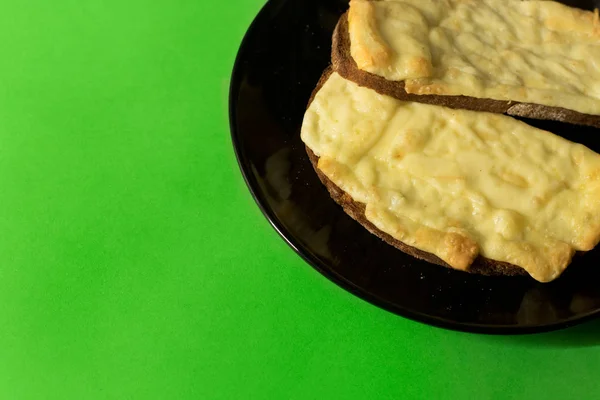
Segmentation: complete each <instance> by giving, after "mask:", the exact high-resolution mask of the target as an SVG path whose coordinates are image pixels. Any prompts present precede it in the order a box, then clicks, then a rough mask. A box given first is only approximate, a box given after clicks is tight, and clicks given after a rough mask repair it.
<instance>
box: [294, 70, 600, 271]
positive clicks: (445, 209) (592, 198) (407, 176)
mask: <svg viewBox="0 0 600 400" xmlns="http://www.w3.org/2000/svg"><path fill="white" fill-rule="evenodd" d="M301 136H302V140H303V141H304V142H305V143H306V144H307V145H308V147H310V148H311V149H312V150H313V151H314V152H315V154H317V155H318V156H319V157H320V159H319V163H318V167H319V168H320V169H321V170H322V171H323V172H324V173H325V175H327V177H329V179H331V180H332V181H333V182H334V183H335V184H336V185H338V186H339V187H340V188H341V189H343V190H344V191H346V192H347V193H348V194H349V195H350V196H352V198H353V199H354V200H356V201H359V202H362V203H365V204H366V212H365V214H366V217H367V219H368V220H369V221H371V222H372V223H373V224H374V225H375V226H377V227H378V228H379V229H380V230H382V231H384V232H386V233H388V234H389V235H391V236H392V237H394V238H396V239H398V240H400V241H402V242H404V243H406V244H408V245H411V246H413V247H416V248H419V249H421V250H424V251H427V252H430V253H433V254H435V255H436V256H438V257H439V258H441V259H442V260H444V261H445V262H446V263H448V264H449V265H450V266H452V267H454V268H457V269H462V270H465V269H468V268H469V266H470V265H471V263H472V262H473V260H474V259H475V258H476V257H477V255H478V254H481V255H483V256H485V257H487V258H490V259H493V260H498V261H505V262H508V263H511V264H515V265H518V266H521V267H522V268H524V269H525V270H526V271H527V272H528V273H529V274H530V275H531V276H532V277H533V278H535V279H537V280H539V281H543V282H546V281H551V280H553V279H555V278H556V277H558V276H559V275H560V274H561V273H562V271H563V270H564V269H565V268H566V267H567V265H568V264H569V263H570V260H571V257H572V255H573V253H574V250H591V249H592V248H593V247H594V246H595V245H596V244H597V243H598V241H599V240H600V155H598V154H596V153H594V152H593V151H591V150H590V149H588V148H587V147H585V146H583V145H580V144H576V143H572V142H569V141H567V140H565V139H563V138H561V137H559V136H556V135H554V134H552V133H550V132H546V131H542V130H539V129H536V128H533V127H531V126H529V125H527V124H525V123H523V122H520V121H518V120H515V119H513V118H510V117H507V116H504V115H499V114H491V113H479V112H473V111H466V110H453V109H449V108H444V107H439V106H432V105H427V104H421V103H409V102H401V101H398V100H395V99H393V98H390V97H387V96H382V95H380V94H378V93H376V92H374V91H372V90H369V89H366V88H361V87H359V86H358V85H356V84H355V83H353V82H350V81H347V80H345V79H343V78H342V77H340V76H339V75H337V74H335V73H334V74H333V75H331V77H330V78H329V80H328V81H327V82H326V83H325V85H324V86H323V87H322V88H321V89H320V91H319V92H318V94H317V96H316V97H315V99H314V101H313V102H312V104H311V106H310V107H309V108H308V110H307V112H306V115H305V117H304V123H303V126H302V134H301Z"/></svg>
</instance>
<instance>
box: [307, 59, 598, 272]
mask: <svg viewBox="0 0 600 400" xmlns="http://www.w3.org/2000/svg"><path fill="white" fill-rule="evenodd" d="M334 75H338V76H337V77H336V76H334ZM332 76H333V77H334V78H335V80H337V81H338V83H339V80H340V79H342V78H341V77H340V76H339V74H336V73H335V72H334V71H332V69H331V68H328V69H327V70H326V71H325V72H324V74H323V76H322V77H321V79H320V81H319V83H318V85H317V87H316V89H315V90H314V92H313V94H312V96H311V99H310V102H309V106H308V108H307V115H308V114H309V112H312V113H313V117H314V115H316V116H317V118H316V119H317V120H315V118H313V117H310V116H309V117H305V121H304V124H303V129H302V139H303V141H304V142H305V145H306V151H307V154H308V156H309V159H310V161H311V163H312V165H313V167H314V169H315V171H316V173H317V175H318V177H319V179H320V180H321V182H322V183H323V184H324V185H325V186H326V188H327V190H328V191H329V193H330V195H331V197H332V198H333V199H334V200H335V201H336V202H337V203H338V204H339V205H341V206H342V207H343V209H344V211H345V212H346V213H347V214H348V215H350V216H351V217H352V218H353V219H355V220H356V221H358V222H359V223H360V224H361V225H363V226H364V227H365V228H366V229H367V230H369V231H370V232H371V233H373V234H374V235H376V236H377V237H379V238H380V239H382V240H384V241H385V242H387V243H388V244H390V245H392V246H394V247H396V248H398V249H399V250H401V251H403V252H405V253H407V254H409V255H412V256H414V257H416V258H419V259H423V260H426V261H428V262H431V263H433V264H438V265H442V266H445V267H450V268H454V269H460V270H463V271H466V272H470V273H478V274H483V275H528V274H529V275H531V276H532V277H534V278H535V279H537V280H539V281H542V282H547V281H551V280H553V279H556V278H557V277H558V276H559V275H560V274H561V273H562V272H563V271H564V269H565V268H566V267H567V265H568V264H569V263H570V261H571V257H572V256H573V254H574V253H575V251H576V250H577V251H587V250H591V248H593V247H594V246H595V245H596V244H597V242H598V240H600V225H599V224H598V222H599V218H600V216H599V217H596V215H599V214H600V213H596V211H600V193H598V190H596V189H598V188H597V185H596V184H595V181H596V178H595V175H594V174H595V172H598V174H599V177H600V155H598V154H596V153H593V152H591V150H589V149H587V148H584V146H581V145H577V144H574V143H571V142H568V141H566V140H564V139H562V138H559V137H557V136H555V135H552V134H550V133H548V132H544V131H540V130H537V129H535V128H532V127H529V126H528V125H526V124H524V123H522V122H519V121H516V120H513V119H511V118H508V117H504V116H495V115H493V114H489V113H481V114H476V113H471V112H469V111H460V112H451V111H452V110H447V109H445V108H442V107H431V106H426V105H418V104H415V105H411V104H410V103H403V102H397V104H398V107H414V106H416V108H415V113H416V114H414V115H415V116H416V115H418V116H419V117H421V116H423V112H425V113H429V114H430V115H432V114H433V115H437V114H445V115H451V114H452V115H454V114H456V118H457V120H456V121H454V122H453V121H450V123H457V125H456V127H457V129H459V130H460V129H461V128H462V126H463V125H462V122H461V120H460V118H462V117H465V118H466V117H468V118H467V122H469V123H476V124H479V123H481V122H483V125H478V126H482V128H481V130H479V133H483V134H485V133H486V132H487V131H488V130H489V129H491V131H490V132H492V131H494V129H496V128H494V126H495V125H500V126H501V127H500V128H498V129H499V130H500V131H503V132H506V131H507V129H504V128H509V129H508V130H510V128H512V127H514V129H515V134H517V133H523V132H518V130H519V129H528V130H527V132H526V133H528V134H526V135H521V136H527V137H532V136H536V137H538V138H540V137H541V138H542V141H543V142H545V141H546V140H548V141H547V142H545V143H546V144H545V145H544V146H546V145H547V146H549V147H547V149H555V150H549V151H551V152H553V154H555V156H556V157H562V158H563V160H564V161H566V162H567V163H571V158H570V157H575V158H574V159H573V160H574V161H573V163H574V164H573V165H572V168H571V167H570V169H571V171H572V172H573V173H574V174H575V175H572V177H573V185H575V186H574V187H575V189H573V190H582V192H581V193H579V192H577V193H576V194H573V193H571V194H569V196H573V197H570V199H573V198H574V199H575V200H574V201H573V200H569V201H573V206H572V207H571V209H573V210H576V211H575V212H576V213H577V212H578V211H577V210H580V209H583V211H581V213H583V214H585V216H583V214H581V215H579V216H576V218H575V220H579V221H580V222H574V225H573V224H571V222H569V224H571V225H569V224H567V225H565V226H569V227H571V226H582V223H581V218H583V220H584V221H585V222H584V224H585V225H586V228H585V229H586V230H587V231H588V232H587V233H586V234H584V235H581V232H580V231H579V230H578V229H579V228H577V227H576V228H574V230H572V231H570V232H567V234H566V236H565V235H563V233H564V232H561V229H562V228H560V229H559V230H558V235H557V236H559V238H555V237H550V236H546V235H547V232H546V231H544V233H543V234H542V236H540V235H538V234H537V233H536V232H533V234H534V236H529V238H532V237H534V238H537V239H535V240H533V242H527V241H528V240H530V239H527V238H525V239H524V240H521V239H516V242H514V241H505V242H501V243H503V244H507V245H508V247H509V248H513V249H516V250H515V251H516V252H517V253H519V251H521V253H519V254H517V253H515V254H513V255H509V256H508V257H504V259H502V257H496V256H495V257H494V258H490V257H486V256H487V254H486V253H485V252H484V251H483V250H482V249H484V248H486V246H485V245H481V243H475V244H473V241H472V240H470V239H469V237H472V236H470V233H469V232H466V231H460V230H459V231H458V235H454V236H452V235H448V234H447V232H448V231H447V232H446V233H444V232H440V231H437V233H436V234H437V236H435V235H434V236H433V237H434V239H428V240H429V242H426V243H423V242H422V241H421V242H419V239H418V238H417V240H416V241H415V240H414V236H411V235H410V234H409V235H404V236H403V234H400V235H399V234H398V231H397V230H395V229H394V227H393V226H392V228H391V229H389V228H390V225H385V224H384V225H383V226H382V225H381V221H380V220H377V219H375V220H374V219H373V212H371V211H369V207H371V210H372V209H373V207H372V204H371V205H370V204H369V200H368V199H367V200H364V201H361V200H362V199H363V198H364V196H363V194H364V193H361V191H360V190H358V191H357V190H354V188H355V187H356V185H355V184H354V182H353V181H344V180H343V179H340V177H343V174H338V173H337V171H336V169H335V168H333V169H331V168H329V167H328V166H327V164H328V163H329V162H330V161H329V159H330V158H331V157H336V156H337V155H336V154H335V151H334V153H331V151H325V150H324V148H323V147H322V146H320V145H319V144H318V143H316V142H315V141H314V140H311V138H310V137H309V136H310V132H309V133H308V134H306V132H305V131H307V130H310V129H313V128H310V126H313V127H318V128H315V129H320V130H322V131H327V130H328V129H329V127H328V126H327V125H322V124H327V123H329V122H327V121H336V123H337V122H338V121H339V120H341V119H343V118H345V117H346V116H348V115H349V114H348V112H347V110H346V111H342V112H343V113H342V114H337V108H336V107H333V108H331V109H330V110H334V111H333V114H331V113H330V115H325V114H327V109H317V110H316V111H315V110H313V111H311V107H312V106H313V103H316V106H315V107H321V106H322V105H323V104H325V105H326V104H337V103H336V102H334V101H333V100H334V99H331V98H329V99H328V98H323V96H326V95H323V96H321V98H320V100H318V101H317V102H315V99H316V98H317V97H318V96H319V93H320V92H321V91H322V89H323V87H324V86H326V84H327V83H328V81H329V80H330V78H331V77H332ZM342 80H343V79H342ZM345 82H348V81H345ZM348 84H350V86H352V85H354V87H356V89H357V90H361V91H363V92H362V94H365V92H368V93H372V92H371V91H370V90H368V89H364V88H362V89H361V88H360V87H359V86H356V85H355V84H354V83H352V82H348ZM350 86H348V87H350ZM332 89H333V91H332ZM338 89H339V90H338ZM325 93H341V94H340V95H341V96H346V97H348V98H352V99H350V100H348V101H351V102H352V104H353V106H352V107H359V108H360V107H363V106H365V107H367V108H368V109H363V110H359V111H358V114H360V113H361V112H364V113H366V114H360V115H356V116H355V117H350V118H356V120H364V116H365V115H371V113H373V112H378V111H380V110H382V109H384V108H385V107H387V106H386V104H387V105H389V101H392V102H396V100H392V99H389V98H378V100H377V101H383V102H388V103H385V104H384V103H382V106H381V107H380V106H379V103H377V102H376V103H370V101H372V98H371V100H368V101H366V102H364V103H362V102H361V101H359V100H360V98H357V97H356V96H354V95H353V93H352V92H348V91H347V87H346V86H338V87H337V89H336V87H335V86H330V87H329V89H326V91H325ZM368 93H366V95H367V96H372V95H369V94H368ZM353 96H354V97H353ZM345 106H346V105H340V107H345ZM327 107H329V106H327ZM396 117H397V116H392V119H394V118H396ZM381 118H384V119H385V118H387V117H381ZM451 118H454V117H451ZM319 119H320V121H318V120H319ZM418 119H419V118H417V120H418ZM413 121H414V119H413ZM396 122H397V123H398V124H397V125H394V127H393V128H396V127H403V126H405V125H406V123H405V122H406V121H403V120H397V121H396ZM409 122H410V121H409ZM428 122H429V121H428ZM433 122H434V124H435V123H436V121H433ZM463 122H464V121H463ZM349 123H350V124H352V121H350V122H349ZM341 126H342V125H336V126H334V131H335V133H336V135H340V137H342V136H343V138H342V140H346V139H345V138H348V139H349V140H354V139H352V135H353V134H356V133H355V132H345V131H343V130H341V129H339V128H340V127H341ZM350 126H354V125H350ZM438 126H439V125H438ZM307 127H308V128H307ZM489 127H492V128H489ZM413 128H414V126H411V127H410V129H413ZM442 129H444V128H443V127H442ZM477 129H479V128H477ZM503 129H504V130H503ZM367 130H368V129H367ZM392 130H393V129H392ZM376 131H377V129H375V130H373V131H369V132H367V135H378V134H379V133H377V132H376ZM384 131H386V132H388V133H385V134H386V135H387V134H389V131H390V128H389V126H388V127H387V128H385V129H384ZM379 132H382V131H381V129H379ZM440 133H443V131H440ZM392 134H394V133H392ZM463 134H464V132H462V133H461V132H459V135H463ZM500 134H503V133H500ZM509 134H511V133H509ZM546 135H548V136H550V137H551V139H546ZM475 136H476V135H475ZM327 140H328V139H327ZM357 140H359V141H360V140H361V138H358V139H357ZM491 140H495V139H494V138H492V139H491ZM527 140H529V139H527ZM532 140H533V139H532ZM311 143H312V144H315V143H316V144H317V145H316V146H313V145H311ZM383 143H387V142H383ZM442 143H443V141H442ZM375 146H377V144H375ZM367 147H368V146H367ZM384 147H385V149H386V150H385V151H388V150H390V151H391V146H387V145H386V146H384ZM334 148H335V147H334ZM430 150H432V148H431V147H430V148H429V149H428V150H427V151H430ZM343 151H344V149H343V148H341V149H340V154H343ZM369 152H370V153H371V154H368V155H363V156H361V158H363V159H364V158H365V157H370V156H371V155H373V152H372V148H369V150H367V153H369ZM367 153H365V154H367ZM442 153H443V152H442ZM380 155H381V153H377V154H375V156H374V157H375V158H377V157H379V156H380ZM553 157H554V156H548V159H549V160H551V159H552V160H553ZM393 162H394V161H393V160H392V163H393ZM552 162H553V161H552ZM385 163H387V164H389V161H385ZM333 164H335V161H334V162H333ZM343 168H344V166H342V169H340V170H338V171H342V172H343ZM394 168H395V166H394ZM482 168H483V169H484V174H485V173H486V172H485V167H482ZM543 168H546V167H545V166H544V167H543ZM476 169H479V167H477V168H476ZM398 171H400V172H397V174H400V175H401V174H402V173H403V172H402V171H403V170H401V169H400V170H398ZM394 174H396V172H394ZM477 176H478V173H477V172H475V174H474V175H471V178H467V179H471V180H472V179H473V177H475V178H477ZM381 177H383V178H379V179H385V172H384V175H381ZM513 178H514V177H512V176H509V177H508V179H509V180H511V181H512V183H515V180H514V179H513ZM552 179H553V178H552V177H550V181H551V180H552ZM561 179H565V177H561ZM588 181H589V184H588ZM349 182H350V183H349ZM384 183H385V182H384ZM515 184H516V185H517V186H519V185H520V183H519V182H516V183H515ZM359 186H360V183H359ZM383 186H384V191H385V190H387V185H383ZM507 188H508V189H509V190H512V189H510V187H508V186H507ZM577 188H578V189H577ZM503 190H504V189H503ZM560 190H562V189H560ZM568 190H572V189H568ZM381 193H382V192H379V195H381ZM361 196H363V197H362V198H361ZM384 196H385V194H384ZM527 196H529V192H528V194H527ZM558 196H560V195H558ZM557 198H558V197H557ZM578 198H579V199H583V198H585V199H587V200H585V201H583V200H582V201H581V204H574V203H575V202H577V203H579V200H577V199H578ZM588 200H589V201H588ZM561 201H562V200H561ZM563 203H564V202H563ZM563 203H560V202H559V203H555V202H554V200H551V201H550V203H549V205H548V207H550V208H553V209H554V210H555V211H556V210H558V212H559V213H560V212H561V210H562V209H561V208H560V206H559V207H558V208H556V206H557V205H559V204H563ZM409 206H410V207H412V206H413V205H409ZM418 206H419V207H423V204H422V203H421V204H420V205H418ZM426 206H427V204H425V207H426ZM434 207H435V206H434ZM544 207H546V206H544ZM413 208H414V207H413ZM492 208H494V207H492ZM441 210H442V212H443V213H445V209H443V208H442V209H441ZM494 210H496V209H494ZM500 211H501V212H504V211H503V209H502V207H500ZM384 212H385V211H384ZM394 212H395V211H394ZM403 212H404V211H403V210H402V209H401V210H400V213H401V214H402V213H403ZM493 212H496V211H493ZM544 212H545V211H544ZM553 212H554V211H553ZM407 215H409V214H407ZM449 215H450V214H449ZM494 215H497V214H494ZM409 217H410V218H413V217H414V216H410V215H409ZM558 218H559V219H562V218H563V216H562V215H561V216H560V217H558ZM565 218H567V219H568V218H570V217H568V216H565ZM578 218H579V219H578ZM550 219H553V218H552V217H551V218H550ZM575 220H573V221H575ZM394 221H395V220H394ZM398 221H400V223H402V221H403V220H402V219H400V220H398ZM407 221H408V220H404V222H407ZM534 222H535V221H534ZM410 223H412V222H410ZM494 223H496V222H494ZM528 223H529V222H527V221H526V224H525V225H519V226H521V227H523V226H524V227H525V228H523V229H521V228H518V229H516V231H517V235H521V234H522V232H529V230H530V228H529V225H528ZM560 223H561V224H562V222H560ZM552 224H554V222H552V221H551V222H550V225H552ZM401 226H402V225H401ZM419 226H421V227H424V229H423V230H422V231H432V229H429V227H427V226H424V225H419ZM457 226H458V225H457ZM542 226H544V228H543V229H546V227H547V226H546V225H543V224H542V225H539V226H538V225H536V227H535V229H533V230H536V229H537V230H539V229H541V227H542ZM548 226H549V225H548ZM554 228H555V227H550V228H549V231H551V230H552V229H554ZM401 229H404V228H401ZM451 229H453V228H451ZM494 229H496V228H494ZM502 229H504V228H502ZM555 230H556V229H555ZM420 231H421V230H420ZM433 231H435V229H433ZM492 233H493V234H494V235H495V234H496V231H493V232H492ZM554 233H556V232H554ZM554 233H552V234H554ZM502 234H504V233H502ZM475 235H477V234H475ZM527 235H529V233H527ZM535 235H537V236H535ZM569 235H572V236H578V235H579V236H582V237H586V238H587V239H585V240H584V241H581V240H580V239H575V238H574V239H573V240H572V241H570V243H569V244H567V243H565V240H567V241H568V240H569V239H568V236H569ZM417 236H419V233H417ZM450 236H452V240H451V241H450V242H448V240H447V239H448V238H449V237H450ZM555 236H556V235H555ZM404 238H406V239H404ZM430 238H431V236H430ZM540 238H541V239H540ZM455 239H458V240H455ZM502 240H504V239H502ZM511 240H512V239H511ZM536 240H538V241H539V240H541V241H542V242H544V243H543V244H540V243H541V242H540V243H536ZM585 241H587V242H586V243H584V242H585ZM442 242H444V243H446V244H447V243H451V244H452V246H450V249H448V248H446V249H442V251H441V252H440V251H439V243H442ZM479 245H481V249H476V248H477V247H478V246H479ZM436 246H437V247H436ZM453 246H454V247H455V248H452V247H453ZM511 246H512V247H511ZM515 246H516V247H515ZM497 247H498V246H497ZM499 247H502V246H499ZM430 249H433V250H431V251H430ZM522 249H528V251H529V250H530V251H529V253H528V252H527V251H526V252H524V253H523V251H522ZM486 251H487V250H486ZM484 254H485V255H484ZM548 254H550V255H549V256H548ZM495 255H496V254H495ZM545 258H547V259H545ZM510 259H515V260H516V261H517V262H515V263H511V262H508V261H507V260H510ZM541 259H545V260H541ZM540 260H541V261H540ZM521 262H523V263H524V265H526V266H527V268H524V267H523V265H521ZM531 262H533V263H534V264H535V263H537V262H542V263H546V264H548V268H549V269H548V270H547V271H544V270H543V268H546V266H545V265H544V266H542V267H540V268H542V269H537V270H536V268H538V267H534V268H533V269H532V268H531ZM550 264H552V265H550Z"/></svg>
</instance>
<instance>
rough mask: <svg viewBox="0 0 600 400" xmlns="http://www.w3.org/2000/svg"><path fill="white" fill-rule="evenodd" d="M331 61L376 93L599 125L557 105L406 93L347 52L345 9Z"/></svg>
mask: <svg viewBox="0 0 600 400" xmlns="http://www.w3.org/2000/svg"><path fill="white" fill-rule="evenodd" d="M331 61H332V65H333V69H334V70H335V71H336V72H337V73H338V74H340V75H341V76H343V77H344V78H346V79H348V80H351V81H354V82H356V83H357V84H359V85H360V86H365V87H368V88H371V89H373V90H375V91H377V92H378V93H381V94H384V95H387V96H391V97H395V98H397V99H400V100H405V101H416V102H419V103H427V104H435V105H439V106H444V107H449V108H463V109H466V110H474V111H487V112H494V113H500V114H501V113H506V114H508V115H513V116H519V117H526V118H534V119H548V120H555V121H561V122H568V123H572V124H579V125H589V126H593V127H597V128H600V116H598V115H589V114H582V113H579V112H577V111H573V110H568V109H566V108H561V107H550V106H544V105H540V104H531V103H519V102H515V101H503V100H492V99H479V98H475V97H469V96H442V95H416V94H409V93H406V91H405V90H404V82H395V81H389V80H387V79H385V78H383V77H381V76H379V75H375V74H371V73H369V72H366V71H363V70H360V69H359V68H358V66H357V65H356V62H355V61H354V59H353V58H352V56H351V54H350V38H349V35H348V15H347V13H346V14H344V15H342V17H341V18H340V20H339V22H338V24H337V26H336V28H335V31H334V34H333V46H332V50H331Z"/></svg>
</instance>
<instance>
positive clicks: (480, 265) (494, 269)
mask: <svg viewBox="0 0 600 400" xmlns="http://www.w3.org/2000/svg"><path fill="white" fill-rule="evenodd" d="M332 72H333V70H332V68H331V67H329V68H327V69H326V70H325V72H324V73H323V75H322V76H321V79H320V80H319V83H318V84H317V87H316V88H315V90H314V91H313V93H312V96H311V97H310V100H309V103H308V106H310V104H311V103H312V101H313V99H314V98H315V96H316V94H317V93H318V91H319V89H321V87H322V86H323V85H324V84H325V82H327V79H329V76H330V75H331V74H332ZM307 108H308V107H307ZM306 152H307V153H308V157H309V159H310V161H311V163H312V165H313V168H314V169H315V171H316V173H317V175H318V176H319V179H320V180H321V182H322V183H323V184H324V185H325V187H327V190H328V191H329V194H330V195H331V197H332V198H333V200H335V201H336V202H337V203H338V204H339V205H341V206H342V208H343V209H344V211H345V212H346V214H348V215H350V216H351V217H352V218H354V219H355V220H356V221H357V222H358V223H360V224H361V225H362V226H364V227H365V228H366V229H367V230H368V231H369V232H371V233H372V234H374V235H375V236H377V237H379V238H380V239H382V240H383V241H385V242H387V243H388V244H391V245H392V246H394V247H396V248H398V249H400V250H401V251H403V252H404V253H406V254H410V255H411V256H413V257H416V258H419V259H422V260H425V261H428V262H430V263H433V264H438V265H442V266H444V267H448V268H451V267H450V266H449V265H448V264H447V263H445V262H444V261H442V260H441V259H440V258H438V257H437V256H435V255H433V254H431V253H428V252H425V251H422V250H419V249H417V248H415V247H412V246H409V245H407V244H405V243H403V242H401V241H399V240H396V239H394V238H393V237H392V236H390V235H388V234H387V233H385V232H383V231H381V230H380V229H378V228H377V227H376V226H375V225H373V224H372V223H371V222H369V221H368V220H367V218H366V216H365V204H363V203H360V202H357V201H354V200H353V199H352V197H351V196H350V195H349V194H348V193H346V192H344V191H343V190H342V189H340V188H339V187H338V186H337V185H336V184H335V183H333V182H332V181H331V180H329V178H327V176H325V174H323V172H321V170H320V169H319V168H318V167H317V163H318V161H319V157H318V156H317V155H316V154H315V153H313V151H312V150H311V149H310V148H309V147H308V146H307V147H306ZM468 272H471V273H477V274H482V275H528V274H527V272H526V271H525V270H524V269H522V268H521V267H518V266H516V265H512V264H509V263H505V262H500V261H494V260H490V259H488V258H485V257H482V256H479V257H478V258H477V259H476V260H475V262H474V263H473V264H472V265H471V266H470V268H469V270H468Z"/></svg>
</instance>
